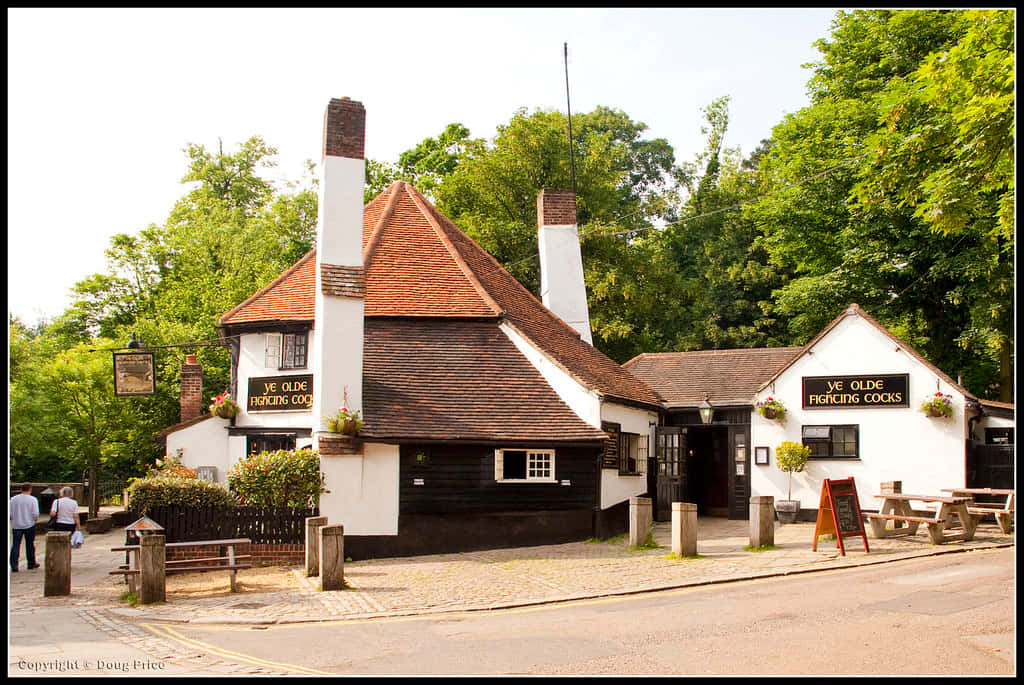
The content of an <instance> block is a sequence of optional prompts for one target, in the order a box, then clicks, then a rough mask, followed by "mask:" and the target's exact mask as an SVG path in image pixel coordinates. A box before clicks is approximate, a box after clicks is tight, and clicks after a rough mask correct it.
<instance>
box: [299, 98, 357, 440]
mask: <svg viewBox="0 0 1024 685" xmlns="http://www.w3.org/2000/svg"><path fill="white" fill-rule="evenodd" d="M365 125H366V110H365V109H364V108H363V105H362V103H360V102H356V101H354V100H350V99H348V98H341V99H332V100H331V101H330V103H329V104H328V105H327V112H326V114H325V115H324V143H323V160H322V167H321V174H322V175H321V181H320V195H319V216H318V217H317V235H316V262H317V272H316V322H315V324H314V327H313V344H312V346H311V347H312V349H311V351H312V354H313V365H312V370H313V378H314V381H313V420H314V422H316V425H317V427H318V430H319V431H321V432H322V431H324V430H326V425H325V421H324V417H325V416H333V415H335V414H337V412H338V408H339V407H341V406H343V405H344V406H346V407H347V408H348V409H349V410H350V411H359V412H362V409H363V406H362V405H363V309H364V307H363V303H364V298H365V296H366V280H365V274H364V270H363V184H364V181H365V173H366V171H365V166H366V162H365V159H364V143H365Z"/></svg>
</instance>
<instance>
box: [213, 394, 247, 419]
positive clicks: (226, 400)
mask: <svg viewBox="0 0 1024 685" xmlns="http://www.w3.org/2000/svg"><path fill="white" fill-rule="evenodd" d="M240 411H242V408H241V407H240V406H238V402H235V401H234V400H233V399H231V395H229V394H228V393H227V392H223V393H221V394H220V395H217V396H216V397H214V398H213V402H211V403H210V413H211V414H215V415H216V416H219V417H221V418H222V419H233V418H235V417H236V416H238V412H240Z"/></svg>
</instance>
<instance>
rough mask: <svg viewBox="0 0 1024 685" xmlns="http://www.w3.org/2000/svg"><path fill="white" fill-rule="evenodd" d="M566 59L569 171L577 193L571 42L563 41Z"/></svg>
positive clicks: (573, 188)
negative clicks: (571, 86) (573, 132)
mask: <svg viewBox="0 0 1024 685" xmlns="http://www.w3.org/2000/svg"><path fill="white" fill-rule="evenodd" d="M562 45H563V51H564V52H563V56H564V59H565V111H566V115H567V116H568V118H569V173H570V175H571V178H572V194H573V195H576V158H575V155H574V154H573V146H572V106H571V105H570V104H569V43H563V44H562Z"/></svg>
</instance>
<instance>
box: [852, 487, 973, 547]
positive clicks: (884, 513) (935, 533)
mask: <svg viewBox="0 0 1024 685" xmlns="http://www.w3.org/2000/svg"><path fill="white" fill-rule="evenodd" d="M875 497H876V498H878V499H880V500H882V505H881V507H879V509H878V513H877V514H864V518H866V519H868V521H869V522H870V523H871V533H872V534H873V535H874V536H875V537H876V538H888V537H894V536H898V535H916V534H917V529H918V527H919V526H920V525H921V524H925V525H926V526H927V528H928V535H929V536H930V537H931V539H932V542H933V543H934V544H936V545H939V544H942V543H944V542H952V541H955V540H963V541H964V542H967V541H970V540H972V539H974V530H975V528H977V527H978V519H977V518H976V517H975V516H973V515H972V514H971V513H970V512H969V511H968V510H967V504H968V502H970V498H969V497H966V496H947V497H943V496H938V495H905V494H901V493H887V494H884V495H875ZM911 502H923V503H925V504H938V505H939V506H938V507H937V508H936V509H935V510H934V511H931V512H924V513H923V514H922V513H921V512H918V511H915V510H914V509H913V507H911V506H910V503H911ZM929 514H930V515H929ZM954 516H955V517H956V518H957V520H958V521H959V523H960V529H959V532H957V533H953V534H950V533H947V532H946V529H947V528H949V526H950V524H951V523H952V519H953V517H954ZM890 521H891V522H893V527H892V528H889V527H888V525H887V524H888V523H889V522H890ZM904 523H905V524H907V525H906V526H905V527H903V526H902V524H904Z"/></svg>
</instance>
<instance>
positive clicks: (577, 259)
mask: <svg viewBox="0 0 1024 685" xmlns="http://www.w3.org/2000/svg"><path fill="white" fill-rule="evenodd" d="M537 234H538V235H537V246H538V249H539V254H540V294H541V301H542V302H543V303H544V306H545V307H547V308H548V309H550V310H551V311H552V312H554V313H555V314H556V315H557V316H558V317H560V318H561V319H562V321H565V322H566V323H567V324H569V325H570V326H572V327H573V328H574V329H576V331H577V332H579V334H580V338H582V339H583V341H584V342H586V343H588V344H590V345H593V344H594V341H593V338H592V337H591V334H590V310H589V308H588V306H587V288H586V285H585V282H584V278H583V256H582V254H581V253H580V238H579V233H577V231H576V224H569V225H564V226H540V227H539V228H538V230H537Z"/></svg>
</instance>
